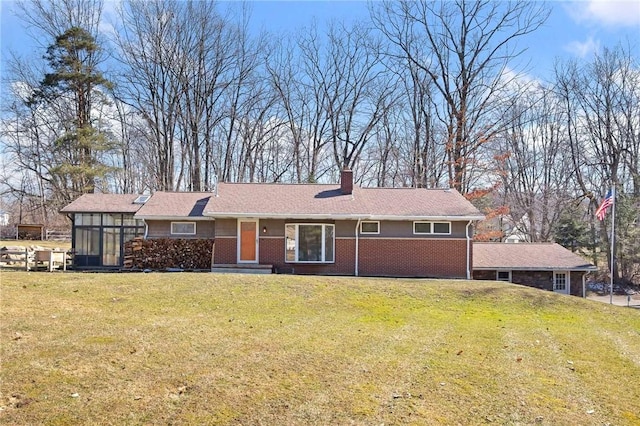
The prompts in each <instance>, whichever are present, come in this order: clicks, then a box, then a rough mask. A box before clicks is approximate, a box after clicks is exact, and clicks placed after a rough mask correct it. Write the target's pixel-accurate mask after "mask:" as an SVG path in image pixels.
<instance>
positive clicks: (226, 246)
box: [213, 238, 238, 265]
mask: <svg viewBox="0 0 640 426" xmlns="http://www.w3.org/2000/svg"><path fill="white" fill-rule="evenodd" d="M213 250H214V253H213V263H214V264H218V265H224V264H234V263H237V261H236V259H237V257H238V243H237V238H216V243H215V246H214V248H213Z"/></svg>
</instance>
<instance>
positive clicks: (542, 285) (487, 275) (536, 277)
mask: <svg viewBox="0 0 640 426" xmlns="http://www.w3.org/2000/svg"><path fill="white" fill-rule="evenodd" d="M583 275H584V272H578V271H571V284H570V290H569V291H570V294H572V295H574V296H582V276H583ZM473 279H475V280H495V279H496V271H495V270H488V271H485V270H482V271H473ZM511 282H512V283H514V284H521V285H526V286H527V287H533V288H539V289H541V290H547V291H553V271H512V272H511Z"/></svg>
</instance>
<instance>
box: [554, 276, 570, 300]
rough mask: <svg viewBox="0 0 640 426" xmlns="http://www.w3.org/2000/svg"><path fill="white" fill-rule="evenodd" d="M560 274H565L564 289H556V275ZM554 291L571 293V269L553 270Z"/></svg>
mask: <svg viewBox="0 0 640 426" xmlns="http://www.w3.org/2000/svg"><path fill="white" fill-rule="evenodd" d="M560 274H564V280H565V281H564V289H563V290H556V277H557V276H558V275H560ZM553 292H554V293H560V294H570V293H571V272H570V271H561V270H557V271H553Z"/></svg>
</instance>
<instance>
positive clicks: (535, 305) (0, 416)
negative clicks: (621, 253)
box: [0, 272, 640, 425]
mask: <svg viewBox="0 0 640 426" xmlns="http://www.w3.org/2000/svg"><path fill="white" fill-rule="evenodd" d="M0 280H1V284H0V290H1V311H0V331H1V334H0V338H1V341H0V342H1V345H0V347H1V352H0V354H1V356H2V369H1V370H0V375H1V379H2V387H1V391H2V394H1V395H0V406H1V407H2V411H0V423H2V424H51V425H58V424H117V425H119V424H133V425H135V424H221V425H225V424H233V425H237V424H252V425H253V424H255V425H258V424H265V425H276V424H277V425H307V424H318V425H329V424H331V425H333V424H338V425H343V424H356V425H370V424H376V425H379V424H387V425H389V424H446V425H448V424H474V425H475V424H484V423H494V424H548V425H559V424H580V425H602V424H615V425H627V424H628V425H632V424H640V379H639V378H640V311H637V310H633V309H629V308H621V307H615V306H610V305H606V304H600V303H596V302H590V301H586V300H583V299H579V298H575V297H570V296H560V295H556V294H553V293H550V292H543V291H539V290H533V289H528V288H525V287H521V286H515V285H509V284H504V283H496V282H482V281H475V282H470V281H445V280H442V281H427V280H385V279H349V278H332V277H300V276H284V275H271V276H247V275H218V274H208V273H207V274H195V273H192V274H186V273H175V274H169V273H167V274H133V273H123V274H97V273H94V274H90V273H86V274H83V273H65V274H63V273H45V272H39V273H26V272H2V274H1V275H0Z"/></svg>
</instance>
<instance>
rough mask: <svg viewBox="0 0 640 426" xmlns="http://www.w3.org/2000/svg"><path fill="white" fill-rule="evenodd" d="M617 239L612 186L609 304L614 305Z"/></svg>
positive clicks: (614, 190) (614, 191)
mask: <svg viewBox="0 0 640 426" xmlns="http://www.w3.org/2000/svg"><path fill="white" fill-rule="evenodd" d="M615 238H616V186H615V185H612V186H611V282H610V283H609V304H611V305H613V267H614V265H615V259H614V258H613V254H614V250H613V249H614V247H615Z"/></svg>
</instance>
